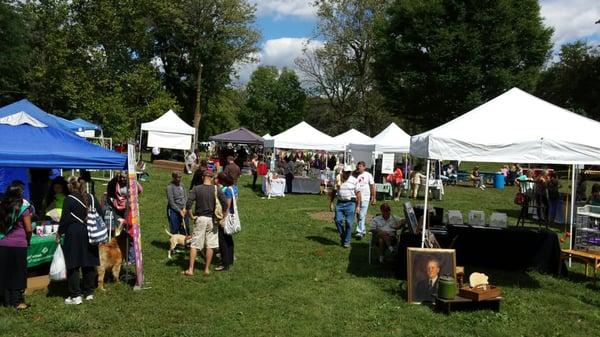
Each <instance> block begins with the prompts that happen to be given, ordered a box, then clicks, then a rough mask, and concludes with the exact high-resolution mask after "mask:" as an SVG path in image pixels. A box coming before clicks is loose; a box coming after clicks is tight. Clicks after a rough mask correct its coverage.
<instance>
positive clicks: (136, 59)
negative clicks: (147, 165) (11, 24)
mask: <svg viewBox="0 0 600 337" xmlns="http://www.w3.org/2000/svg"><path fill="white" fill-rule="evenodd" d="M137 5H138V3H137V2H136V1H133V0H122V1H115V2H106V1H101V2H97V1H91V0H75V1H66V0H47V1H42V2H37V1H30V2H29V1H28V2H25V3H24V4H23V10H24V11H25V12H26V13H27V15H28V30H29V33H30V35H31V36H32V38H31V39H30V46H31V48H32V54H33V55H35V57H32V61H31V67H30V68H29V69H30V70H29V71H28V72H27V74H26V80H27V84H28V85H27V92H28V96H29V97H30V98H31V99H32V100H33V101H34V102H36V103H37V104H39V105H40V106H42V107H43V108H44V109H46V110H47V111H49V112H51V113H54V114H57V115H60V116H63V117H66V118H72V117H75V116H77V117H82V118H87V119H90V120H92V121H94V122H97V123H101V124H102V125H103V127H104V129H105V131H106V132H105V134H106V135H108V136H112V137H113V138H115V139H116V140H119V141H123V140H127V139H129V138H132V137H134V136H135V135H136V131H137V130H138V127H139V123H141V122H142V121H145V120H148V119H152V118H154V117H156V116H158V115H160V114H162V113H164V111H166V110H167V109H169V108H175V109H177V103H176V101H175V100H174V98H173V97H171V96H170V95H169V93H168V92H167V91H166V90H164V88H163V87H162V85H161V82H160V78H159V77H158V73H157V71H156V70H155V69H154V67H153V66H152V64H151V62H150V61H151V58H152V54H151V53H150V52H149V51H151V48H150V47H151V46H152V40H151V39H150V38H149V35H148V34H147V29H145V27H147V26H148V25H147V24H146V22H147V20H146V19H145V17H146V14H145V13H144V12H143V8H141V7H139V6H137Z"/></svg>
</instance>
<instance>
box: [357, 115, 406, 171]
mask: <svg viewBox="0 0 600 337" xmlns="http://www.w3.org/2000/svg"><path fill="white" fill-rule="evenodd" d="M348 150H350V152H351V153H352V157H353V158H354V159H355V160H356V161H364V162H366V163H367V166H370V164H369V163H370V162H371V160H372V158H373V157H377V155H379V154H381V153H408V152H409V150H410V135H409V134H407V133H406V132H404V130H402V129H401V128H400V127H399V126H398V125H397V124H396V123H391V124H390V125H388V127H386V128H385V129H383V131H381V132H380V133H379V134H378V135H377V136H375V137H373V138H372V139H371V141H369V142H360V141H353V142H351V143H350V144H349V145H348Z"/></svg>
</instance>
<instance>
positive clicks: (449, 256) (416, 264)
mask: <svg viewBox="0 0 600 337" xmlns="http://www.w3.org/2000/svg"><path fill="white" fill-rule="evenodd" d="M407 268H408V272H407V281H408V302H409V303H421V302H433V301H435V296H436V295H437V291H438V284H439V278H440V276H452V277H454V278H456V275H455V269H456V258H455V251H454V249H429V248H408V254H407Z"/></svg>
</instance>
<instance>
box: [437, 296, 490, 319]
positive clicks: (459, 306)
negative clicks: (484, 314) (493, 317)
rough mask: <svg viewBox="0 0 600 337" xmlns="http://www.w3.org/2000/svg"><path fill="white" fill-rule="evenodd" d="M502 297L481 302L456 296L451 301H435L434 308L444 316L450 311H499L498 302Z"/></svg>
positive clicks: (439, 299) (440, 299) (438, 299)
mask: <svg viewBox="0 0 600 337" xmlns="http://www.w3.org/2000/svg"><path fill="white" fill-rule="evenodd" d="M501 301H502V296H498V297H494V298H489V299H486V300H483V301H473V300H471V299H468V298H464V297H460V296H456V297H455V298H454V299H453V300H445V299H442V298H436V299H435V307H436V309H438V310H441V311H443V312H444V313H445V314H446V315H449V314H450V311H452V310H485V309H488V310H494V311H500V302H501Z"/></svg>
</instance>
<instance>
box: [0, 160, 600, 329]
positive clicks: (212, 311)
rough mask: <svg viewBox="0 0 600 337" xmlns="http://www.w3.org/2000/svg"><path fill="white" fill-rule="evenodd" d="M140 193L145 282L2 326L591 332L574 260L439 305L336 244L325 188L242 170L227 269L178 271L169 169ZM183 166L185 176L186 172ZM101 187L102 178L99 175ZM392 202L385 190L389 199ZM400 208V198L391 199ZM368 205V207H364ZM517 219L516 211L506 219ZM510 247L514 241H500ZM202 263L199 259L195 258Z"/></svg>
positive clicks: (45, 308)
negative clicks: (451, 307) (490, 301)
mask: <svg viewBox="0 0 600 337" xmlns="http://www.w3.org/2000/svg"><path fill="white" fill-rule="evenodd" d="M150 174H151V179H152V180H151V182H148V183H145V184H144V188H145V192H144V195H143V196H141V221H142V235H143V249H144V269H145V276H146V281H147V283H146V286H147V287H148V288H149V289H146V290H143V291H140V292H134V291H133V290H132V289H131V287H129V286H127V285H125V284H117V285H115V284H113V283H109V284H108V285H107V289H108V290H107V291H106V292H97V296H96V299H95V301H94V302H93V303H84V304H83V305H81V306H77V307H66V306H65V305H64V304H63V298H62V297H60V296H59V295H60V294H56V292H53V294H52V295H51V296H47V295H46V294H43V293H40V294H35V295H33V296H28V297H27V301H28V302H29V303H31V304H32V305H33V307H32V308H31V309H30V310H28V311H27V312H24V313H18V314H17V313H15V312H14V311H12V310H9V309H6V308H0V336H24V335H26V336H54V335H64V336H84V335H85V336H127V335H129V336H366V335H369V336H575V335H579V336H586V335H587V336H591V335H597V330H598V326H599V325H600V310H599V309H598V308H599V306H600V295H599V293H598V291H597V290H594V289H592V288H591V286H590V285H591V281H590V280H589V279H588V280H586V279H585V278H584V277H583V275H582V274H581V271H582V268H581V267H580V266H579V265H576V266H577V268H576V269H575V270H576V272H575V273H572V274H571V277H570V278H568V279H565V278H555V277H552V276H548V275H542V274H539V273H536V272H505V271H489V273H490V275H491V280H492V282H494V280H496V281H497V282H498V284H500V285H501V286H503V289H504V297H505V301H504V303H503V304H502V309H501V311H500V313H494V312H491V311H480V312H457V313H453V314H452V315H451V316H445V315H443V314H438V313H435V312H433V311H432V310H431V309H430V308H429V307H427V306H419V305H409V304H407V303H406V285H405V283H404V282H403V281H398V280H396V279H395V278H394V277H393V274H394V273H393V266H392V265H391V264H388V265H385V266H383V267H382V266H379V265H368V264H367V263H366V260H367V243H366V242H365V241H361V242H354V243H353V246H352V249H350V250H345V249H343V248H341V247H339V246H338V245H337V241H338V239H337V234H336V233H335V231H334V229H333V228H334V226H333V224H332V222H331V221H318V220H312V219H311V218H310V216H309V215H310V214H311V213H314V212H322V211H325V210H326V209H327V200H326V198H325V197H324V196H305V195H290V196H286V197H285V198H281V199H272V200H266V199H262V198H261V197H260V196H258V195H257V194H255V193H253V192H252V191H251V190H250V189H249V188H247V186H246V185H247V183H248V182H249V177H243V178H242V180H241V184H240V185H241V197H240V201H239V206H240V210H241V212H240V213H241V216H242V225H243V230H242V232H241V233H240V234H239V235H237V236H236V237H235V244H236V256H237V261H236V263H235V265H234V266H233V268H232V270H230V271H229V272H227V273H213V274H211V275H210V276H208V277H204V276H200V275H198V276H194V277H192V278H186V277H183V276H181V275H180V272H181V271H182V270H183V268H184V266H185V265H186V264H187V258H186V257H185V256H184V255H182V254H179V255H176V257H175V258H174V259H173V260H172V261H168V260H167V259H166V255H167V254H166V242H167V237H166V235H165V233H164V227H165V226H166V219H165V214H164V213H165V192H164V187H165V186H166V184H167V181H168V176H169V174H168V172H165V171H157V170H152V169H151V168H150ZM189 179H190V176H186V177H185V181H184V183H185V184H186V186H187V184H188V183H189ZM98 187H100V186H98ZM513 196H514V190H512V189H506V190H503V191H499V190H493V189H488V190H485V191H481V190H478V189H473V188H467V187H449V188H447V189H446V195H445V197H444V201H442V202H438V201H435V202H434V204H436V205H442V207H445V208H446V209H448V208H450V209H460V210H463V212H464V214H465V215H466V212H467V211H468V210H470V209H483V210H485V211H486V213H487V214H488V215H489V214H490V212H491V211H493V210H498V209H507V210H515V209H516V206H514V205H513V203H512V198H513ZM392 203H393V202H392ZM393 207H394V210H395V213H399V211H400V204H399V203H398V204H393ZM370 211H371V213H375V211H376V207H371V209H370ZM512 223H514V220H513V221H512ZM507 249H510V247H507ZM197 266H198V267H201V266H202V264H201V263H198V265H197Z"/></svg>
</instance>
